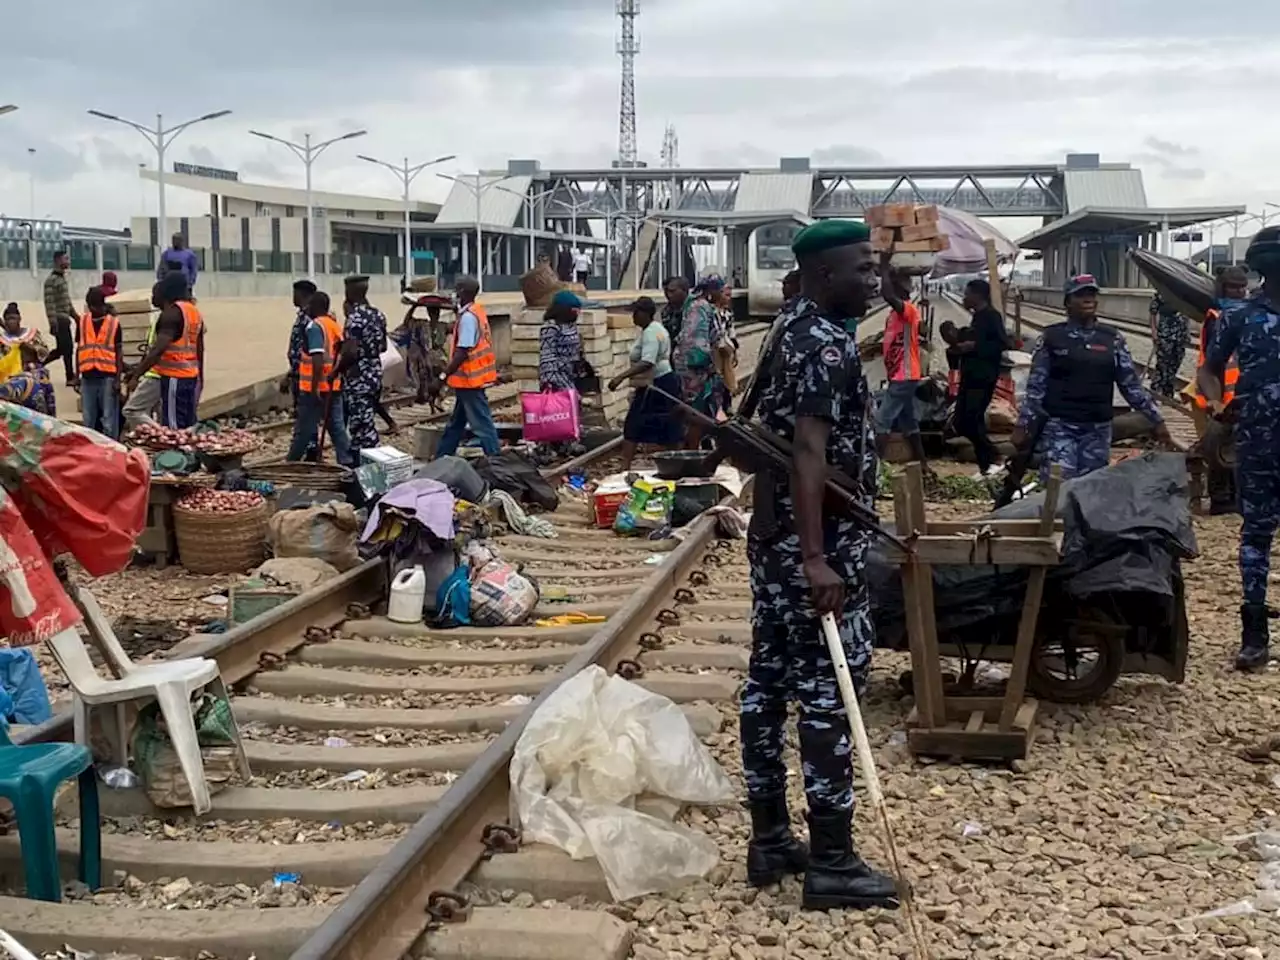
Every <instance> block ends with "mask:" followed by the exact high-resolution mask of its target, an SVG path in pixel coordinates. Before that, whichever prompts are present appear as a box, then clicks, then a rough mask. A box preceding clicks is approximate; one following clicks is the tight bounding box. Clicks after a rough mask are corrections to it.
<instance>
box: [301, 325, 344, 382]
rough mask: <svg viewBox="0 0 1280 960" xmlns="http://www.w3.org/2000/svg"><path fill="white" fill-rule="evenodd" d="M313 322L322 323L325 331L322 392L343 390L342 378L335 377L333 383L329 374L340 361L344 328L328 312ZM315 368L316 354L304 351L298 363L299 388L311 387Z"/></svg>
mask: <svg viewBox="0 0 1280 960" xmlns="http://www.w3.org/2000/svg"><path fill="white" fill-rule="evenodd" d="M313 322H314V323H318V324H320V329H321V330H323V331H324V353H323V354H321V357H320V392H321V393H328V392H329V391H330V390H334V391H337V390H341V389H342V379H341V378H340V377H336V378H334V380H333V383H332V385H331V384H330V382H329V375H330V374H331V373H333V365H334V364H335V363H337V362H338V345H339V344H340V343H341V342H342V328H341V327H340V326H338V321H337V320H335V319H334V318H333V317H331V316H329V315H328V314H325V315H324V316H323V317H316V318H314V320H313ZM314 370H315V354H314V353H310V352H308V353H304V354H303V355H302V360H301V361H300V362H299V363H298V388H299V389H300V390H302V391H303V392H306V391H307V390H309V389H310V387H311V380H312V377H314V376H315V373H314Z"/></svg>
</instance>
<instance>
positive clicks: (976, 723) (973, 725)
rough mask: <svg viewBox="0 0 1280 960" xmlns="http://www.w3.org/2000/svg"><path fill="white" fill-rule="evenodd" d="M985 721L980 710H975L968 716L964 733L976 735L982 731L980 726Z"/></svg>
mask: <svg viewBox="0 0 1280 960" xmlns="http://www.w3.org/2000/svg"><path fill="white" fill-rule="evenodd" d="M985 721H986V717H985V716H984V715H983V713H982V711H981V710H975V711H973V713H971V714H969V721H968V723H966V724H965V725H964V731H965V733H977V732H978V731H979V730H981V729H982V724H983V723H984V722H985Z"/></svg>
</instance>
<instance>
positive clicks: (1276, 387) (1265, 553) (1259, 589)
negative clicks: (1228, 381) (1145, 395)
mask: <svg viewBox="0 0 1280 960" xmlns="http://www.w3.org/2000/svg"><path fill="white" fill-rule="evenodd" d="M1245 262H1246V263H1247V264H1248V265H1249V267H1250V268H1251V269H1252V270H1254V272H1256V273H1259V274H1261V275H1262V278H1263V281H1264V283H1263V286H1262V288H1261V289H1259V290H1258V291H1257V292H1256V293H1254V294H1253V296H1251V297H1249V298H1248V299H1247V300H1245V301H1243V302H1242V303H1240V302H1237V303H1234V304H1233V305H1232V306H1231V307H1230V309H1228V310H1227V312H1226V313H1225V315H1224V316H1223V317H1222V319H1221V320H1219V321H1218V324H1217V328H1216V329H1215V330H1214V333H1213V340H1212V341H1211V342H1210V344H1209V349H1208V350H1207V351H1206V353H1205V362H1204V365H1203V366H1202V367H1201V368H1200V372H1199V374H1198V378H1197V379H1198V386H1199V388H1200V392H1201V393H1202V394H1203V395H1204V397H1205V399H1206V400H1208V401H1209V402H1210V405H1211V406H1212V407H1213V408H1214V409H1215V410H1216V411H1221V409H1222V379H1223V374H1224V373H1225V371H1226V367H1227V361H1228V360H1230V359H1231V355H1232V354H1235V357H1236V364H1237V366H1238V367H1239V369H1240V379H1239V381H1238V382H1237V384H1236V391H1235V402H1234V406H1235V408H1236V416H1237V420H1236V489H1237V491H1238V492H1239V496H1240V516H1241V518H1242V519H1243V521H1244V522H1243V523H1242V524H1241V526H1240V580H1241V584H1242V586H1243V588H1244V603H1243V604H1242V605H1241V607H1240V626H1241V631H1240V633H1241V636H1240V653H1239V655H1238V656H1237V657H1236V667H1237V668H1238V669H1240V670H1261V669H1264V668H1265V667H1266V666H1267V663H1268V661H1269V659H1270V630H1269V625H1268V618H1269V612H1268V608H1267V580H1268V577H1269V574H1270V572H1271V542H1272V540H1273V539H1274V537H1275V532H1276V526H1277V524H1280V302H1277V300H1273V299H1272V296H1273V294H1276V293H1277V291H1280V227H1264V228H1263V229H1262V230H1260V231H1258V233H1257V234H1256V235H1255V236H1254V238H1253V241H1252V242H1251V243H1250V244H1249V250H1248V252H1247V253H1246V254H1245ZM1278 299H1280V297H1278Z"/></svg>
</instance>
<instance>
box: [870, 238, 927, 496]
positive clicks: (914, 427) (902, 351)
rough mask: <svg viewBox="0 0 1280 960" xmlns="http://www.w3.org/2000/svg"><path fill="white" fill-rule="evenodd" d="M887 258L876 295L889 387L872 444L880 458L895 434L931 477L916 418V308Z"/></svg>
mask: <svg viewBox="0 0 1280 960" xmlns="http://www.w3.org/2000/svg"><path fill="white" fill-rule="evenodd" d="M891 255H892V251H890V250H886V251H884V252H883V253H882V254H881V255H880V295H881V296H882V297H884V302H885V303H887V304H888V305H889V317H888V319H887V320H886V321H885V325H884V373H885V377H886V378H887V379H888V381H889V385H888V387H887V388H886V389H885V392H884V394H883V395H882V396H881V397H880V402H879V406H878V407H877V408H876V418H875V431H876V442H877V446H878V447H879V449H880V455H881V456H882V457H883V456H884V455H885V451H886V450H887V448H888V443H887V441H888V439H889V433H890V432H891V431H893V430H897V431H899V432H900V433H901V434H902V436H903V439H905V440H906V441H907V444H908V446H909V447H910V448H911V456H912V459H914V460H915V461H916V462H918V463H919V464H920V465H921V466H923V467H924V471H925V473H932V472H933V471H932V469H931V468H930V467H929V463H928V460H927V459H926V458H925V455H924V441H923V440H922V439H921V437H920V420H919V418H917V416H916V390H917V389H918V388H919V386H920V381H921V380H924V379H925V378H926V376H927V374H926V373H925V370H924V367H923V365H922V363H921V357H920V308H919V307H917V306H916V305H915V304H914V303H912V302H911V277H910V275H909V274H906V273H904V272H903V271H902V270H898V269H894V268H893V267H892V266H890V263H889V258H890V256H891Z"/></svg>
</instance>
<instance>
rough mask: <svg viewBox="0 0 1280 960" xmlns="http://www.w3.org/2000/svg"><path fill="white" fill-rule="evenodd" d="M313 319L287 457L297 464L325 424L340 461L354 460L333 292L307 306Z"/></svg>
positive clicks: (320, 295) (307, 333)
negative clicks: (347, 422)
mask: <svg viewBox="0 0 1280 960" xmlns="http://www.w3.org/2000/svg"><path fill="white" fill-rule="evenodd" d="M304 309H305V312H306V315H307V317H308V320H309V322H308V323H307V326H306V330H305V331H304V335H305V337H306V342H305V344H304V346H305V349H304V350H303V353H302V358H301V359H300V360H299V361H298V410H297V415H296V417H295V418H294V421H293V439H292V440H291V441H290V443H289V452H288V453H287V454H286V455H285V459H286V460H288V461H290V462H292V463H297V462H298V461H299V460H301V459H302V458H303V457H305V456H306V455H307V452H308V450H310V449H311V448H312V447H313V445H315V444H316V443H317V442H318V438H317V431H318V430H319V429H320V425H321V424H322V423H323V424H324V425H325V427H326V428H327V429H328V431H329V436H330V437H332V438H333V455H334V456H335V457H336V458H337V461H338V463H340V464H344V465H347V466H356V464H354V463H352V462H351V438H350V437H349V436H348V435H347V425H346V417H345V411H344V410H343V408H342V377H341V376H339V374H338V355H339V354H340V353H341V351H342V327H341V326H340V325H339V324H338V321H337V319H336V318H335V317H334V316H333V314H332V312H331V311H330V303H329V295H328V294H327V293H325V292H324V291H323V290H317V291H316V292H315V293H313V294H311V296H310V297H309V298H308V299H307V305H306V307H305V308H304Z"/></svg>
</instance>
